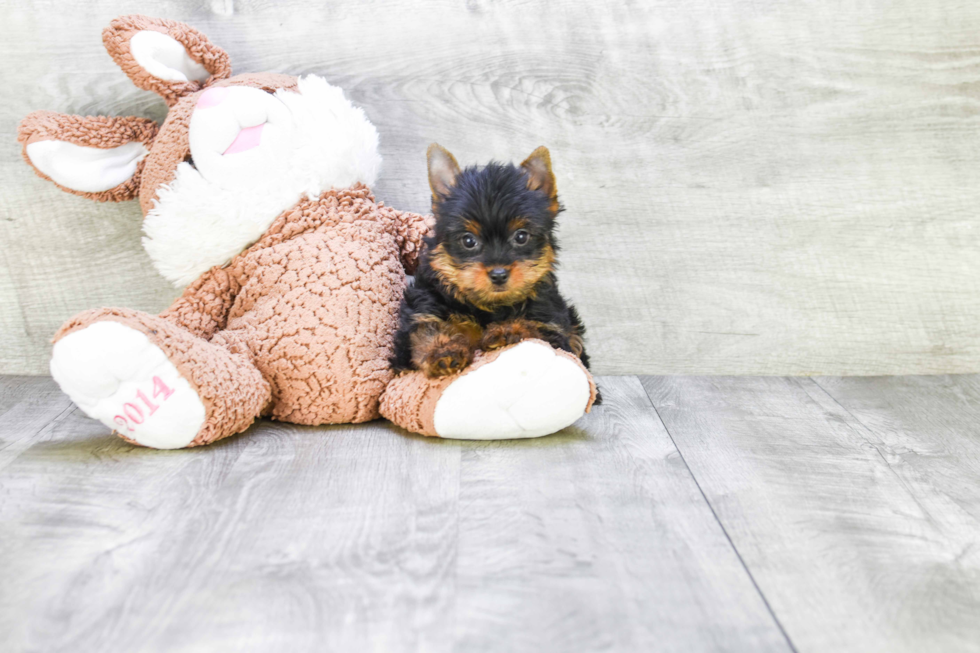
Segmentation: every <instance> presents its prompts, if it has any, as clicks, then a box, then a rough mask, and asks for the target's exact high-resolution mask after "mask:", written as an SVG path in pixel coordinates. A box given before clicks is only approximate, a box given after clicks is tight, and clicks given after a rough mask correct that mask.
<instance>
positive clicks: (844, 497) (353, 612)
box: [0, 376, 980, 653]
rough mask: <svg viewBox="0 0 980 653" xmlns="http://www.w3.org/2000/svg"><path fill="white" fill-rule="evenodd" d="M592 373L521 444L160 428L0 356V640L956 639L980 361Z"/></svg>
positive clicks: (968, 638) (973, 585)
mask: <svg viewBox="0 0 980 653" xmlns="http://www.w3.org/2000/svg"><path fill="white" fill-rule="evenodd" d="M601 385H602V388H603V393H604V394H605V397H606V403H605V405H603V406H602V407H600V408H598V409H596V410H595V411H594V412H593V413H592V414H591V415H588V416H587V417H586V418H584V419H583V420H581V421H580V422H579V423H578V424H577V425H576V426H575V427H572V428H570V429H568V430H566V431H565V432H563V433H562V434H560V435H556V436H553V437H549V438H543V439H540V440H532V441H524V442H488V443H460V442H454V441H440V440H433V439H426V438H422V437H417V436H412V435H407V434H405V433H404V432H401V431H399V430H397V429H395V428H394V427H392V426H390V425H388V424H387V423H384V422H378V423H374V424H370V425H363V426H357V427H354V426H343V427H333V428H307V427H297V426H291V425H284V424H279V423H269V422H264V423H261V424H259V425H257V426H256V427H254V428H253V429H252V430H251V431H249V432H248V433H247V434H245V435H242V436H239V437H236V438H232V439H230V440H227V441H224V442H221V443H219V444H216V445H213V446H210V447H206V448H203V449H197V450H190V451H173V452H160V451H151V450H147V449H139V448H135V447H131V446H129V445H127V444H126V443H124V442H122V441H121V440H119V439H117V438H116V437H114V436H112V435H110V434H108V433H107V432H106V430H105V429H104V428H103V427H102V426H100V425H99V424H98V423H96V422H93V421H92V420H89V419H87V418H86V417H84V416H83V415H82V414H81V413H80V412H79V411H78V409H76V408H74V406H72V404H71V403H70V402H69V401H68V399H67V398H66V397H64V396H63V395H61V393H60V392H58V390H57V388H56V387H55V386H54V384H53V383H52V382H51V381H50V380H49V379H45V378H30V377H0V560H2V561H3V564H2V565H0V642H3V646H2V647H0V648H2V650H3V651H46V652H47V651H71V652H72V653H77V652H81V651H100V652H101V651H168V652H170V651H207V652H211V651H289V652H295V651H355V652H362V651H386V652H387V651H395V652H398V651H461V652H471V651H477V652H478V651H535V652H542V651H562V652H565V651H681V652H689V651H708V650H710V651H721V650H726V651H751V652H757V651H794V650H795V651H828V652H833V653H839V652H843V651H857V652H861V653H867V652H872V651H889V652H894V651H910V652H912V651H914V652H920V651H978V650H980V426H978V425H980V377H978V376H935V377H879V378H816V379H807V378H774V377H764V378H760V377H738V378H733V377H643V378H637V377H607V378H605V379H602V381H601Z"/></svg>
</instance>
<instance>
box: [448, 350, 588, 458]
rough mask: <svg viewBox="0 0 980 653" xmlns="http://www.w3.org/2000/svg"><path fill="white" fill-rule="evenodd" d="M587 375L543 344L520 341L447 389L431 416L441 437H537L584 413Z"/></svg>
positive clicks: (562, 425)
mask: <svg viewBox="0 0 980 653" xmlns="http://www.w3.org/2000/svg"><path fill="white" fill-rule="evenodd" d="M590 394H591V390H590V388H589V379H588V377H587V376H586V374H585V372H583V371H582V368H580V367H579V366H578V365H576V364H575V363H574V362H572V361H570V360H568V359H567V358H565V357H564V356H559V355H558V354H556V353H555V351H554V350H553V349H552V348H551V347H548V346H547V345H544V344H541V343H538V342H522V343H521V344H519V345H517V346H516V347H514V348H513V349H509V350H507V351H505V352H504V353H502V354H501V355H500V356H499V357H498V358H497V360H495V361H493V362H492V363H488V364H486V365H484V366H483V367H480V368H478V369H477V370H474V371H473V372H470V373H469V374H465V375H463V376H462V377H460V378H459V380H458V381H455V382H453V383H452V384H451V385H450V386H449V387H448V388H446V389H445V390H444V391H443V393H442V397H441V398H440V399H439V403H438V404H436V409H435V414H434V415H433V421H434V423H435V429H436V433H438V434H439V436H440V437H443V438H457V439H460V440H506V439H514V438H536V437H539V436H542V435H549V434H551V433H555V432H557V431H560V430H561V429H563V428H565V427H566V426H569V425H570V424H572V423H573V422H575V420H577V419H578V418H579V417H581V416H582V415H583V414H584V413H585V406H586V404H588V403H589V395H590Z"/></svg>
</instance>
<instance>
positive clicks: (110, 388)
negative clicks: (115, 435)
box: [51, 322, 206, 449]
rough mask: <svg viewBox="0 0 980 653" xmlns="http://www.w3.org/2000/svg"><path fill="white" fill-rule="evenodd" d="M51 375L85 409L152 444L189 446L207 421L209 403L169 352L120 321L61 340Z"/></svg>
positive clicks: (132, 437) (100, 324) (135, 438)
mask: <svg viewBox="0 0 980 653" xmlns="http://www.w3.org/2000/svg"><path fill="white" fill-rule="evenodd" d="M51 376H53V377H54V380H55V381H57V382H58V385H59V386H61V389H62V390H63V391H64V392H65V394H67V395H68V396H69V397H71V400H72V401H74V402H75V403H76V404H77V405H78V407H79V408H81V409H82V411H83V412H84V413H85V414H86V415H88V416H89V417H91V418H93V419H97V420H99V421H100V422H102V423H103V424H105V425H106V426H107V427H108V428H110V429H113V430H115V431H118V432H119V433H120V434H121V435H123V436H125V437H126V438H127V439H130V440H133V441H135V442H137V443H138V444H141V445H144V446H147V447H153V448H155V449H179V448H181V447H186V446H187V445H189V444H190V443H191V442H192V441H193V440H194V438H195V437H196V436H197V434H198V432H199V431H200V430H201V427H202V426H203V425H204V420H205V417H206V415H205V412H206V411H205V409H204V404H203V403H202V402H201V399H200V397H198V395H197V393H196V392H195V391H194V389H193V388H191V385H190V384H189V383H188V382H187V380H186V379H184V378H183V377H182V376H181V375H180V373H179V372H178V371H177V368H176V367H175V366H174V364H173V363H171V362H170V359H168V358H167V356H166V354H164V353H163V351H162V350H161V349H160V348H159V347H157V346H156V345H154V344H153V343H152V342H150V339H149V338H147V336H146V335H145V334H144V333H142V332H141V331H138V330H136V329H133V328H131V327H128V326H125V325H123V324H120V323H119V322H95V323H94V324H92V325H90V326H87V327H85V328H84V329H80V330H78V331H73V332H72V333H69V334H68V335H67V336H65V337H64V338H62V339H61V340H59V341H58V342H56V343H55V345H54V352H53V355H52V357H51Z"/></svg>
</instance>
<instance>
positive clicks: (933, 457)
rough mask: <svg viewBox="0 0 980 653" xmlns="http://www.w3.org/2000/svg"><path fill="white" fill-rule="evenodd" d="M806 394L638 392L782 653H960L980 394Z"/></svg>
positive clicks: (973, 385)
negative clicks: (752, 584)
mask: <svg viewBox="0 0 980 653" xmlns="http://www.w3.org/2000/svg"><path fill="white" fill-rule="evenodd" d="M820 383H821V384H822V385H826V387H828V388H829V390H830V392H831V393H832V394H833V396H831V395H830V394H828V393H827V392H825V391H824V390H823V389H822V388H821V386H820V385H817V383H816V382H814V381H813V380H810V379H786V378H758V377H756V378H730V377H716V378H704V377H702V378H696V377H645V378H644V379H643V385H644V387H645V389H646V390H647V392H648V394H649V396H650V398H651V400H652V401H653V404H654V406H655V407H656V409H657V411H658V413H659V415H660V417H661V418H662V419H663V422H664V424H665V426H666V428H667V430H668V432H669V433H670V435H671V437H672V438H673V440H674V442H675V443H676V445H677V448H678V450H679V451H680V453H681V455H682V456H683V457H684V460H685V461H686V462H687V464H688V465H689V467H690V469H691V470H692V472H693V474H694V475H695V477H696V478H697V480H698V482H699V484H700V487H701V488H702V490H703V491H704V493H705V496H706V497H707V499H708V501H709V502H710V504H711V506H712V508H713V510H714V512H715V514H716V515H717V516H718V518H719V520H720V521H721V523H722V525H723V526H724V528H725V530H726V532H727V533H728V535H729V536H730V537H731V540H732V542H733V543H734V545H735V547H736V549H737V550H738V552H739V554H740V556H741V558H742V559H743V560H744V562H745V564H746V566H747V568H748V570H749V571H750V573H751V574H752V575H753V578H754V579H755V581H756V583H757V584H758V586H759V588H760V590H761V591H762V592H763V594H764V595H765V597H766V599H767V601H768V603H769V605H770V606H771V608H772V610H773V613H774V614H775V616H776V618H777V619H779V621H780V623H781V624H782V625H783V627H784V628H785V630H786V633H787V634H788V636H789V638H790V639H791V640H792V642H793V643H794V645H795V646H796V647H797V649H798V650H800V651H838V652H844V651H855V652H861V653H865V652H873V651H882V652H885V651H888V652H901V651H908V652H910V653H911V652H916V651H976V650H977V647H978V645H980V621H978V620H977V614H980V555H978V551H980V464H978V454H980V440H978V439H977V438H976V417H977V415H976V413H977V409H976V407H975V406H976V405H977V404H976V402H977V401H978V400H980V383H978V381H977V378H976V377H972V376H971V377H944V378H942V379H936V380H931V379H921V378H920V379H915V378H912V379H909V378H892V379H864V380H849V379H821V380H820ZM845 407H846V409H845Z"/></svg>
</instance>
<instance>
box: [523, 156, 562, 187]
mask: <svg viewBox="0 0 980 653" xmlns="http://www.w3.org/2000/svg"><path fill="white" fill-rule="evenodd" d="M521 167H522V168H524V171H525V172H526V173H527V187H528V190H539V191H541V192H542V193H544V194H545V195H547V196H548V198H549V199H552V200H554V199H556V198H557V197H558V187H557V186H556V185H555V174H554V173H553V172H552V171H551V153H550V152H548V148H546V147H545V146H544V145H542V146H541V147H539V148H538V149H536V150H534V151H533V152H531V156H529V157H527V158H526V159H524V162H523V163H522V164H521Z"/></svg>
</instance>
